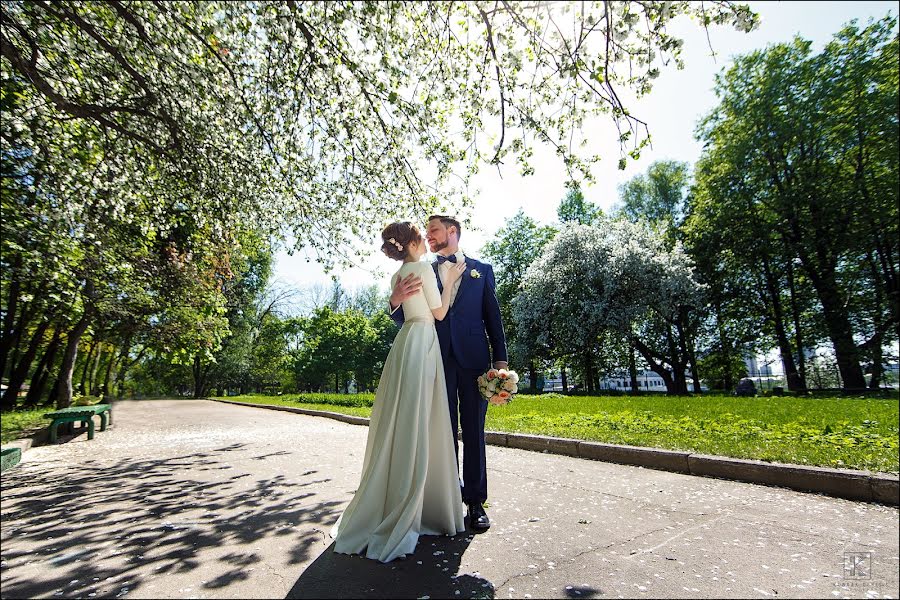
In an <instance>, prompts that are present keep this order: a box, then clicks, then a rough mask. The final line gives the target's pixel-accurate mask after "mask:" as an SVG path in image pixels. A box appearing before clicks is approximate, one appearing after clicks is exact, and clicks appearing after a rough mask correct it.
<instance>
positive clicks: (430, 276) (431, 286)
mask: <svg viewBox="0 0 900 600" xmlns="http://www.w3.org/2000/svg"><path fill="white" fill-rule="evenodd" d="M423 264H424V268H422V270H421V272H420V274H419V276H420V277H421V278H422V291H423V292H424V293H425V301H426V302H428V308H440V307H441V293H440V292H439V291H438V287H437V277H435V276H434V270H433V269H432V268H431V265H429V264H428V263H423Z"/></svg>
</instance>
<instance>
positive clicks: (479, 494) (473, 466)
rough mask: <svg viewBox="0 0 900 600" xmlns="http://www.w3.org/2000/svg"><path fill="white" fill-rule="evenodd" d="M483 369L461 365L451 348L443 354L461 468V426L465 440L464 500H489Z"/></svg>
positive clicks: (454, 443) (457, 461) (455, 442)
mask: <svg viewBox="0 0 900 600" xmlns="http://www.w3.org/2000/svg"><path fill="white" fill-rule="evenodd" d="M483 372H484V371H482V370H472V369H464V368H462V367H460V366H459V363H457V361H456V359H455V358H454V356H453V353H452V351H451V352H449V353H448V354H447V355H445V356H444V375H445V377H446V380H447V399H448V400H449V404H450V425H451V427H452V428H453V445H454V450H455V451H456V464H457V468H459V440H458V439H457V437H458V436H457V432H458V431H459V430H460V427H461V428H462V443H463V476H462V484H463V485H462V488H461V491H462V499H463V502H466V503H469V502H478V503H481V502H484V501H485V500H487V466H486V465H487V463H486V460H485V444H484V420H485V417H486V416H487V407H488V401H487V400H485V399H484V397H483V396H482V395H481V393H480V392H479V391H478V376H479V375H481V374H482V373H483Z"/></svg>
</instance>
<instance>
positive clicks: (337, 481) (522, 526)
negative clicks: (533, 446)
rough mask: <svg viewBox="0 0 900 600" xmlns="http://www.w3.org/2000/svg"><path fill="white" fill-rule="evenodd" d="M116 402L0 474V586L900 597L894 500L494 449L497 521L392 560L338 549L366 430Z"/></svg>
mask: <svg viewBox="0 0 900 600" xmlns="http://www.w3.org/2000/svg"><path fill="white" fill-rule="evenodd" d="M115 412H116V414H115V425H114V426H113V428H112V429H111V430H109V431H105V432H99V431H98V432H97V434H96V437H95V439H94V440H92V441H90V442H89V441H87V439H86V438H87V436H86V434H81V435H79V436H77V437H75V438H74V439H71V440H68V441H65V442H64V443H62V444H60V445H57V446H42V447H38V448H32V449H30V450H28V451H27V452H26V453H25V455H24V456H23V461H22V463H21V464H19V465H18V466H16V467H15V468H13V469H11V470H9V471H7V472H5V473H3V476H2V510H0V512H2V528H0V547H2V550H0V586H2V596H3V598H31V597H47V598H53V597H74V596H79V597H86V598H94V597H135V598H192V597H195V598H207V597H209V598H286V597H287V598H315V597H413V598H416V597H418V598H421V597H425V596H428V597H431V598H444V597H450V598H471V597H477V598H492V597H497V598H528V597H534V598H543V597H550V598H592V597H629V598H631V597H638V598H640V597H646V598H698V597H702V598H712V597H734V598H744V597H776V596H778V597H793V598H811V597H819V598H862V597H870V598H881V597H892V598H897V597H898V596H900V593H898V575H897V573H898V555H900V550H898V510H897V508H895V507H888V506H884V505H879V504H869V503H862V502H853V501H849V500H843V499H839V498H831V497H825V496H819V495H814V494H806V493H801V492H794V491H788V490H784V489H780V488H770V487H764V486H757V485H753V484H746V483H738V482H733V481H724V480H717V479H708V478H703V477H695V476H691V475H682V474H678V473H667V472H663V471H654V470H650V469H643V468H640V467H631V466H624V465H615V464H609V463H602V462H596V461H589V460H583V459H578V458H570V457H565V456H555V455H548V454H541V453H536V452H529V451H525V450H517V449H511V448H501V447H492V446H489V447H488V480H489V481H488V483H489V490H490V493H491V498H490V499H489V502H490V507H489V509H488V514H489V515H490V516H491V519H492V520H493V522H494V526H493V527H492V528H491V529H490V530H489V531H488V532H487V533H484V534H480V535H459V536H456V537H455V538H447V537H423V538H421V539H420V542H419V547H418V549H417V551H416V554H415V555H413V556H410V557H407V558H406V559H402V560H399V561H395V562H394V563H390V564H387V565H383V564H380V563H376V562H374V561H369V560H366V559H364V558H361V557H348V556H344V555H335V554H334V553H333V552H331V546H332V541H331V539H330V537H328V535H327V533H328V530H329V529H330V527H331V525H332V524H333V523H334V521H335V520H336V519H337V517H338V515H340V513H341V511H342V510H343V508H344V507H345V506H346V505H347V503H348V502H349V501H350V498H351V497H352V494H353V491H354V489H355V488H356V485H357V483H358V481H359V474H360V473H359V472H360V469H361V466H362V458H363V451H364V446H365V439H366V431H367V430H366V428H365V427H361V426H356V425H348V424H345V423H341V422H337V421H333V420H330V419H325V418H319V417H310V416H304V415H295V414H290V413H285V412H277V411H271V410H265V409H258V408H252V407H241V406H232V405H227V404H221V403H216V402H210V401H203V400H197V401H194V400H164V401H131V402H121V403H118V404H116V406H115ZM851 566H852V567H853V568H852V569H851Z"/></svg>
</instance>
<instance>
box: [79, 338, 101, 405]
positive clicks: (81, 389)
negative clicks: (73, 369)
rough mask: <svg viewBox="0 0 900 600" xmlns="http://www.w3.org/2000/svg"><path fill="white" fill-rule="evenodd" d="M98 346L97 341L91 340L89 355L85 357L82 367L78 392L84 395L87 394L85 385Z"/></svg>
mask: <svg viewBox="0 0 900 600" xmlns="http://www.w3.org/2000/svg"><path fill="white" fill-rule="evenodd" d="M96 347H97V341H96V340H91V344H90V345H89V346H88V353H87V356H86V357H84V364H83V365H82V367H81V381H80V383H79V384H78V393H79V394H81V395H82V396H84V395H85V391H84V385H85V382H86V381H87V375H88V369H89V368H90V365H91V358H93V357H94V348H96Z"/></svg>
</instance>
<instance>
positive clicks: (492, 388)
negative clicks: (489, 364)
mask: <svg viewBox="0 0 900 600" xmlns="http://www.w3.org/2000/svg"><path fill="white" fill-rule="evenodd" d="M517 383H519V375H518V374H517V373H516V372H515V371H508V370H506V369H491V370H489V371H488V372H487V373H485V374H484V375H481V376H479V377H478V390H479V391H480V392H481V395H482V396H484V397H485V399H486V400H487V401H488V402H490V403H491V404H506V403H507V402H509V401H510V400H512V398H513V396H515V395H516V392H518V391H519V387H518V386H517V385H516V384H517Z"/></svg>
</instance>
